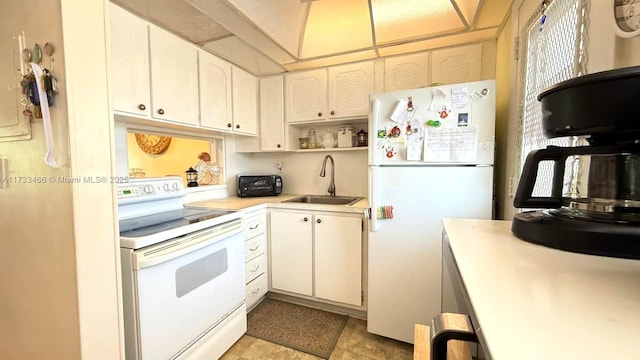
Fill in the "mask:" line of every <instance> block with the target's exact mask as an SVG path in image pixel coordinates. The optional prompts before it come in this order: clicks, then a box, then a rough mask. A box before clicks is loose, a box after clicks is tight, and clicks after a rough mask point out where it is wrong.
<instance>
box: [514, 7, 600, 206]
mask: <svg viewBox="0 0 640 360" xmlns="http://www.w3.org/2000/svg"><path fill="white" fill-rule="evenodd" d="M588 5H589V1H588V0H551V1H549V0H548V1H545V2H543V3H542V4H541V5H540V6H539V7H538V8H537V10H536V11H535V13H534V14H533V15H532V17H531V18H530V20H529V21H528V22H527V23H526V24H525V26H524V27H523V28H522V29H521V31H520V39H522V40H523V41H522V43H521V44H520V55H519V57H520V60H521V63H520V74H519V77H518V78H519V79H520V80H519V82H520V83H519V87H520V94H521V98H520V109H521V110H520V111H519V114H520V119H519V121H518V125H519V129H518V132H519V134H520V135H521V136H520V139H519V142H518V149H519V151H520V155H521V156H520V158H519V159H518V162H519V163H518V164H517V166H516V168H517V169H521V168H522V165H523V164H524V161H525V159H526V156H527V154H528V153H529V152H530V151H532V150H536V149H541V148H544V147H546V146H548V145H556V146H575V145H577V144H578V143H579V142H580V141H581V140H580V139H575V138H567V137H563V138H554V139H547V138H545V137H544V135H543V133H542V126H541V124H542V112H541V109H540V102H539V101H538V99H537V96H538V95H539V94H540V93H541V92H542V91H543V90H544V89H546V88H547V87H549V86H551V85H553V84H556V83H559V82H561V81H564V80H568V79H571V78H574V77H576V76H580V75H584V74H585V73H586V70H585V68H586V54H585V42H586V14H587V11H588ZM567 161H568V162H573V163H572V164H569V167H568V168H567V169H568V171H565V189H563V193H565V194H566V193H575V191H576V187H577V184H576V183H575V182H576V181H577V179H578V174H577V171H578V170H579V164H578V163H577V161H578V160H577V158H576V159H568V160H567ZM552 178H553V163H552V162H542V163H541V164H540V167H539V169H538V177H537V179H536V185H535V188H534V191H533V195H534V196H549V195H550V194H551V187H552V183H551V182H552Z"/></svg>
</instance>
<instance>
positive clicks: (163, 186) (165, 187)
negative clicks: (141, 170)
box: [162, 183, 171, 191]
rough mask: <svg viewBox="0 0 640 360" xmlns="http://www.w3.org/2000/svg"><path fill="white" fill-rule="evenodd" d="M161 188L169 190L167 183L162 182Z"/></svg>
mask: <svg viewBox="0 0 640 360" xmlns="http://www.w3.org/2000/svg"><path fill="white" fill-rule="evenodd" d="M162 189H164V191H169V190H171V189H170V188H169V183H164V185H162Z"/></svg>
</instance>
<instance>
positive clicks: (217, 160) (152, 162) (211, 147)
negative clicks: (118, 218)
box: [127, 129, 225, 187]
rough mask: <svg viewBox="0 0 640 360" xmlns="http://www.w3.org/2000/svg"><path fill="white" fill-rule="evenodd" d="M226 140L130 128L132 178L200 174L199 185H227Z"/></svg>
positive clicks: (183, 176)
mask: <svg viewBox="0 0 640 360" xmlns="http://www.w3.org/2000/svg"><path fill="white" fill-rule="evenodd" d="M223 149H224V139H223V138H208V139H203V138H189V137H176V136H172V135H168V134H161V133H152V132H145V131H137V130H133V129H130V130H129V132H128V133H127V160H128V166H129V176H131V177H132V178H139V177H162V176H180V177H182V181H183V182H184V185H185V187H186V186H187V181H186V174H185V171H186V170H187V169H189V168H190V167H192V168H193V169H194V170H197V171H198V184H199V186H205V185H221V184H224V179H225V176H224V167H225V161H224V150H223Z"/></svg>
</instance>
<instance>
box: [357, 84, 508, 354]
mask: <svg viewBox="0 0 640 360" xmlns="http://www.w3.org/2000/svg"><path fill="white" fill-rule="evenodd" d="M370 100H371V107H370V112H369V142H368V145H369V202H370V206H371V213H370V224H369V234H368V235H369V237H368V308H367V330H368V331H369V332H371V333H375V334H379V335H383V336H386V337H389V338H393V339H396V340H400V341H404V342H408V343H413V336H414V335H413V332H414V324H416V323H420V324H429V323H430V322H431V319H432V318H433V317H435V316H436V315H438V314H439V313H440V312H441V288H442V283H441V268H442V266H441V263H442V260H441V258H442V241H441V237H442V222H441V219H442V218H479V219H491V218H492V213H493V162H494V144H495V135H494V133H495V81H494V80H485V81H477V82H470V83H464V84H455V85H445V86H436V87H428V88H421V89H415V90H403V91H396V92H389V93H380V94H373V95H371V97H370Z"/></svg>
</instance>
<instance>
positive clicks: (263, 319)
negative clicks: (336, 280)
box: [247, 298, 348, 359]
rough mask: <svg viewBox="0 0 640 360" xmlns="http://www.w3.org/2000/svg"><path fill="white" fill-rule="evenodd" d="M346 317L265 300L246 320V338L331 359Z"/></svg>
mask: <svg viewBox="0 0 640 360" xmlns="http://www.w3.org/2000/svg"><path fill="white" fill-rule="evenodd" d="M347 319H348V317H347V316H346V315H340V314H334V313H330V312H327V311H323V310H318V309H313V308H308V307H305V306H300V305H296V304H291V303H287V302H284V301H279V300H274V299H269V298H266V299H264V301H262V302H261V303H260V304H259V305H258V306H256V307H255V308H254V309H253V310H251V312H249V315H248V317H247V335H250V336H254V337H257V338H259V339H263V340H266V341H270V342H273V343H276V344H279V345H282V346H286V347H289V348H292V349H296V350H300V351H304V352H306V353H309V354H312V355H315V356H319V357H321V358H324V359H328V358H329V356H331V352H332V351H333V348H334V347H335V345H336V342H337V341H338V338H339V337H340V333H341V332H342V329H343V328H344V325H345V324H346V323H347Z"/></svg>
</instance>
